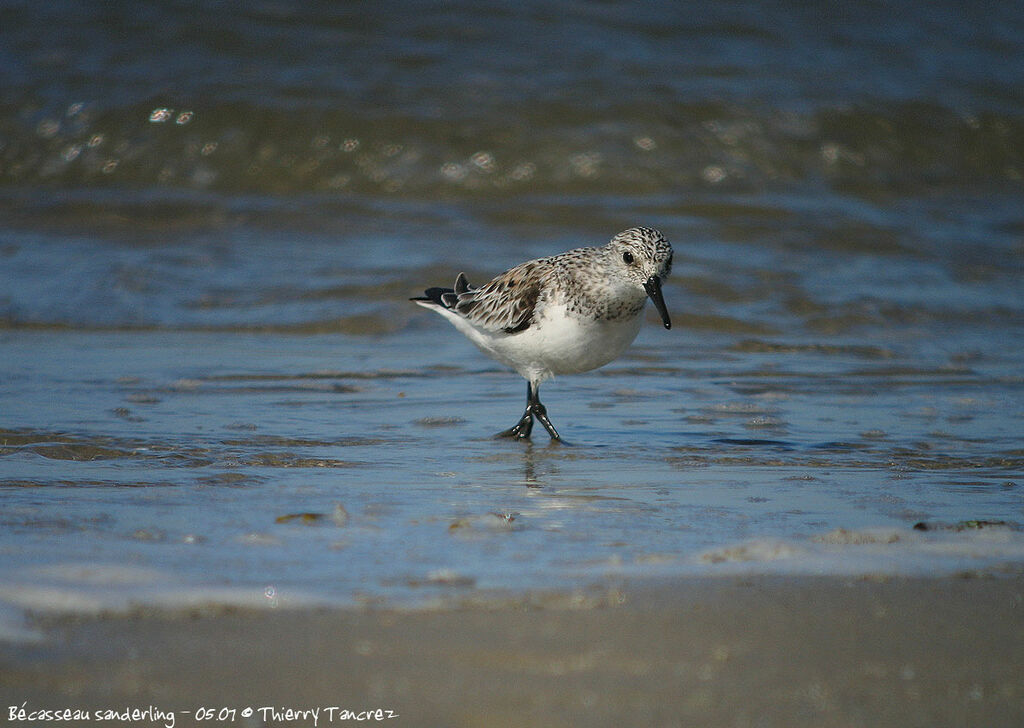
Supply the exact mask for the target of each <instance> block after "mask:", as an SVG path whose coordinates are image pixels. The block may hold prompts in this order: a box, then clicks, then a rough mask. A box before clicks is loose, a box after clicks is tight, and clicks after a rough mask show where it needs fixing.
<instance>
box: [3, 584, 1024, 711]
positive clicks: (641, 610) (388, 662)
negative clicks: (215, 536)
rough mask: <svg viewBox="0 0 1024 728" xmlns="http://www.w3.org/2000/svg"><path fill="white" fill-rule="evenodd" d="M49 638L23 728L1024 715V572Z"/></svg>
mask: <svg viewBox="0 0 1024 728" xmlns="http://www.w3.org/2000/svg"><path fill="white" fill-rule="evenodd" d="M37 626H38V627H40V628H41V629H43V631H44V633H45V641H43V642H41V643H39V644H35V645H21V646H11V645H6V646H4V647H3V651H2V653H0V654H2V660H0V685H3V688H2V689H0V692H2V693H3V701H4V702H3V705H4V718H5V722H4V724H5V725H27V724H29V723H28V722H18V721H16V720H12V719H11V715H10V713H9V708H10V706H18V707H20V706H26V710H28V711H32V710H37V711H38V710H42V709H52V710H56V709H63V708H67V707H71V708H75V709H79V710H89V711H93V712H92V713H91V715H92V716H95V715H96V713H95V711H96V710H100V711H109V710H115V711H118V712H117V713H115V715H120V716H122V717H124V715H125V713H124V711H125V710H130V709H139V710H143V711H145V710H146V709H149V710H150V711H151V712H150V713H142V714H140V716H141V717H138V718H137V719H136V720H134V721H133V720H132V719H131V717H130V716H129V717H128V720H122V724H124V725H128V724H132V725H158V724H169V723H170V722H171V721H173V722H174V724H175V725H179V726H180V725H193V724H199V723H202V724H204V725H232V724H233V725H245V726H252V725H281V726H312V725H321V726H322V725H332V724H340V723H345V722H349V723H356V722H378V720H379V721H380V722H387V723H391V724H394V725H409V726H491V727H493V726H512V725H532V726H574V725H588V726H622V725H636V726H694V725H705V726H708V725H717V726H801V725H807V726H812V725H813V726H945V725H948V726H953V725H978V726H981V725H984V726H1019V725H1021V724H1022V722H1024V579H1021V578H1019V577H999V578H929V579H906V578H900V579H888V580H879V581H875V580H868V579H856V580H844V579H837V578H830V577H822V578H814V577H812V578H778V577H774V578H772V577H755V578H750V579H718V580H716V579H689V580H682V581H673V582H671V583H662V584H650V583H647V584H643V585H629V584H625V585H622V586H621V587H618V588H614V589H611V590H606V591H600V592H576V593H569V594H554V593H548V594H535V595H532V596H526V597H516V598H509V599H502V598H499V597H494V598H489V599H478V600H476V601H475V602H473V603H465V604H458V605H452V606H449V607H445V608H440V609H420V610H413V611H396V610H390V609H371V610H309V611H273V610H265V611H233V612H223V611H221V612H217V613H214V612H209V613H207V612H202V611H198V612H191V613H187V614H182V613H168V612H153V611H140V612H137V613H134V614H131V615H129V616H111V617H97V618H82V617H79V618H75V619H68V618H48V619H41V620H39V622H38V624H37ZM246 708H249V709H250V710H249V711H246ZM202 709H206V712H205V713H203V710H202ZM210 709H213V710H214V711H215V712H216V715H214V713H212V712H210ZM332 709H333V710H332ZM378 709H379V710H380V711H381V712H379V713H378V712H376V711H378ZM289 710H291V711H293V712H292V713H289V712H288V711H289ZM161 711H163V713H161ZM171 711H173V712H174V715H173V717H170V718H168V714H169V713H170V712H171ZM186 711H188V712H186ZM303 711H309V712H303ZM346 711H351V712H346ZM389 711H390V713H389ZM247 713H248V715H247ZM106 715H108V716H109V713H107V714H106ZM149 716H156V717H158V718H159V717H160V716H163V720H152V721H151V720H149V719H148V718H149ZM204 716H205V717H207V718H208V719H207V720H196V718H197V717H200V718H201V717H204ZM389 716H391V717H389ZM346 718H347V719H348V720H346ZM360 719H362V720H360ZM33 724H34V725H40V723H39V722H36V723H33ZM54 724H55V723H54ZM103 724H107V725H109V724H111V723H110V721H104V722H100V721H95V720H90V721H82V722H79V723H77V725H103Z"/></svg>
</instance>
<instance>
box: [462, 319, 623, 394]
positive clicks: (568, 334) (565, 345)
mask: <svg viewBox="0 0 1024 728" xmlns="http://www.w3.org/2000/svg"><path fill="white" fill-rule="evenodd" d="M538 314H539V315H538V316H537V318H536V319H535V320H534V321H533V322H532V323H531V325H530V327H529V328H528V329H526V330H525V331H521V332H519V333H517V334H493V335H487V334H484V335H483V336H481V335H480V334H481V333H482V332H475V333H476V334H477V336H472V335H471V336H470V339H472V340H473V341H474V343H475V344H476V345H477V346H478V347H480V348H481V349H482V350H483V351H484V353H485V354H488V355H489V356H491V357H493V358H495V359H497V360H498V361H500V362H502V363H503V364H506V365H507V366H510V367H512V368H513V369H515V370H516V371H517V372H519V373H520V374H521V375H522V376H524V377H526V378H527V379H535V380H544V379H549V378H551V377H552V376H554V375H556V374H577V373H579V372H587V371H590V370H591V369H597V368H598V367H600V366H604V365H605V364H607V363H608V362H610V361H612V360H613V359H615V358H616V357H617V356H618V355H619V354H621V353H622V352H623V351H624V350H625V349H626V347H628V346H629V345H630V344H631V343H633V340H634V339H635V338H636V336H637V334H638V333H639V332H640V325H641V323H642V321H643V316H642V315H638V316H632V317H629V318H624V319H620V320H617V321H603V320H595V319H592V318H582V317H580V316H578V315H577V314H574V313H572V312H570V311H569V310H568V309H567V308H566V307H565V306H563V305H560V304H554V305H548V306H545V307H544V309H543V311H541V312H538Z"/></svg>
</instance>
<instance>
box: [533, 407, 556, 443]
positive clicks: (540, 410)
mask: <svg viewBox="0 0 1024 728" xmlns="http://www.w3.org/2000/svg"><path fill="white" fill-rule="evenodd" d="M530 412H532V413H533V416H534V417H536V418H537V419H538V420H539V421H540V423H541V424H542V425H544V429H545V430H547V431H548V435H550V436H551V440H552V441H553V442H562V441H563V440H562V438H561V437H559V435H558V430H556V429H555V426H554V425H552V424H551V420H549V419H548V411H547V408H546V407H544V405H542V404H541V403H540V402H534V403H533V404H532V405H530Z"/></svg>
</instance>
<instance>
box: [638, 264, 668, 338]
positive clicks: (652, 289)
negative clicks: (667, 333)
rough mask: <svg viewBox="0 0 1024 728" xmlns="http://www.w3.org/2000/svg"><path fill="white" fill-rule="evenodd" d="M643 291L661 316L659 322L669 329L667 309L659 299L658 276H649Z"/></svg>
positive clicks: (660, 298)
mask: <svg viewBox="0 0 1024 728" xmlns="http://www.w3.org/2000/svg"><path fill="white" fill-rule="evenodd" d="M644 290H645V291H647V295H648V296H650V298H651V300H652V301H654V307H655V308H656V309H658V313H659V314H661V320H662V321H663V322H664V323H665V328H666V329H671V328H672V321H671V319H669V317H668V309H667V308H665V299H664V298H662V297H661V279H660V278H658V276H651V277H650V278H648V279H647V282H646V283H644Z"/></svg>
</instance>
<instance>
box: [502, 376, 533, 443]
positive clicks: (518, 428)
mask: <svg viewBox="0 0 1024 728" xmlns="http://www.w3.org/2000/svg"><path fill="white" fill-rule="evenodd" d="M532 431H533V387H532V385H531V384H530V383H529V382H527V383H526V411H525V412H523V416H522V417H520V418H519V422H517V423H516V424H514V425H513V426H512V427H510V428H508V429H507V430H503V431H501V432H499V433H498V434H497V437H514V438H516V439H517V440H526V439H528V438H529V437H530V433H531V432H532Z"/></svg>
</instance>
